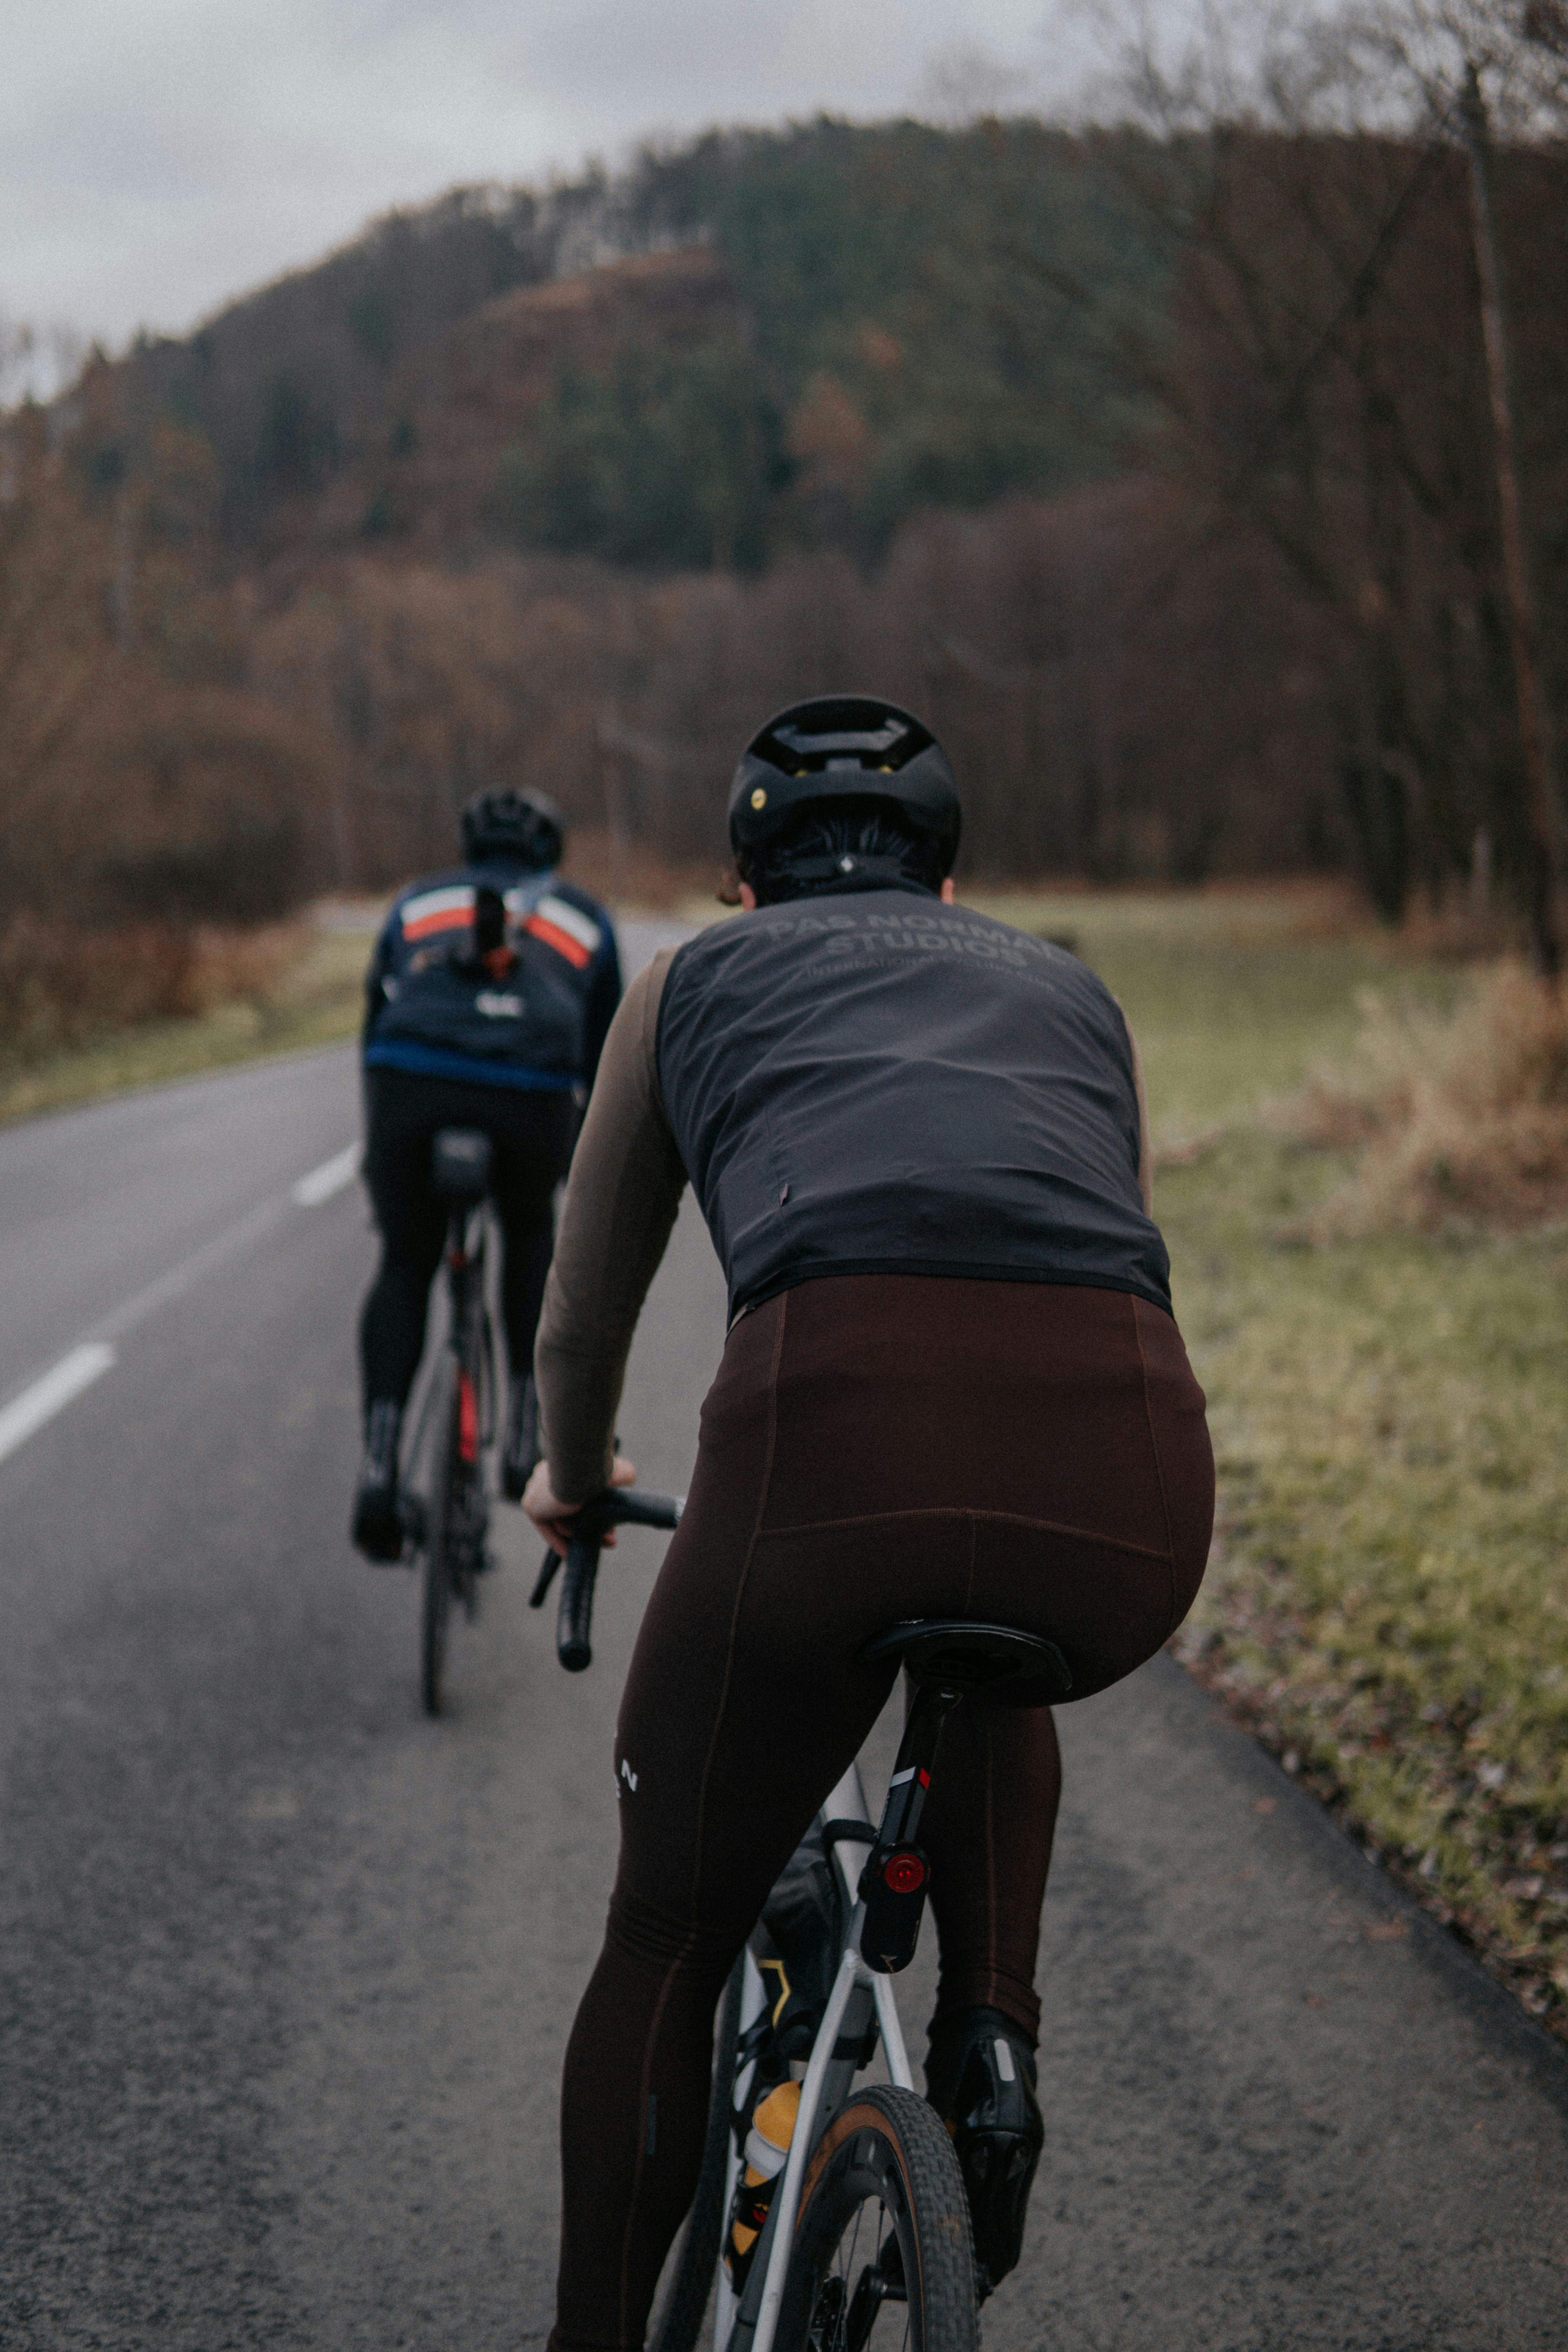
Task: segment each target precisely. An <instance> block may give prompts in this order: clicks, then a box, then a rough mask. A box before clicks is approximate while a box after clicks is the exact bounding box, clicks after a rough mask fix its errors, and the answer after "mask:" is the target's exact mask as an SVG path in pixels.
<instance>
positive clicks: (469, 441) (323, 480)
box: [125, 120, 1164, 565]
mask: <svg viewBox="0 0 1568 2352" xmlns="http://www.w3.org/2000/svg"><path fill="white" fill-rule="evenodd" d="M1117 166H1118V141H1117V140H1116V139H1115V138H1114V137H1108V136H1107V135H1105V134H1096V135H1093V136H1091V137H1089V138H1088V139H1079V138H1075V137H1073V136H1070V135H1068V134H1067V133H1065V132H1061V131H1053V130H1049V129H1047V128H1046V127H1045V126H1044V125H1042V124H1039V123H1036V122H1032V121H1011V122H999V121H986V122H984V123H981V124H977V125H975V126H973V127H972V128H969V129H965V130H962V131H942V130H939V129H936V128H933V127H931V126H928V125H924V124H920V123H914V122H908V121H900V122H889V123H883V124H875V125H870V126H854V125H850V124H847V123H843V122H837V121H829V120H821V121H816V122H814V123H810V124H805V125H796V126H792V127H790V128H786V129H784V130H778V131H714V132H710V133H709V134H708V135H706V136H705V137H703V138H700V139H699V140H697V141H695V142H689V143H688V144H686V145H683V146H679V147H675V148H671V149H668V150H663V151H652V150H649V151H647V152H644V153H643V154H642V155H641V156H640V157H639V158H638V159H637V162H636V163H634V164H633V165H632V167H631V168H630V169H629V170H628V171H627V172H626V173H624V174H621V175H619V176H616V177H610V176H606V175H605V174H603V173H589V174H587V175H586V176H584V178H583V179H581V180H579V181H576V182H573V183H569V184H562V185H558V186H555V187H553V188H552V189H550V190H548V191H546V192H543V193H541V192H538V191H535V190H531V189H527V188H498V187H482V188H469V189H458V190H456V191H454V192H452V193H451V194H448V195H447V196H444V197H442V198H441V199H440V200H439V201H438V202H437V203H436V204H434V205H429V206H427V207H426V208H424V209H422V210H418V211H414V212H406V213H397V214H394V215H390V216H388V217H387V218H386V219H384V220H382V221H379V222H377V223H375V224H374V226H372V227H371V228H370V229H369V230H368V231H367V232H366V233H365V234H364V235H363V236H362V237H360V238H358V239H357V240H356V241H355V242H354V243H353V244H352V245H349V246H347V247H343V248H342V250H340V251H339V252H337V253H334V254H332V255H331V256H330V257H328V258H327V259H326V260H325V261H323V262H321V263H320V264H319V265H318V266H316V267H315V268H310V269H303V270H300V271H297V272H295V273H293V274H292V275H290V276H289V277H287V278H282V279H280V280H279V281H278V282H277V283H276V284H274V285H271V286H268V287H267V288H265V289H262V290H261V291H259V292H258V293H256V294H253V295H250V296H248V297H247V298H246V299H244V300H241V301H238V302H237V303H235V304H233V305H232V306H231V307H230V308H228V309H227V310H224V311H223V312H222V313H220V314H219V315H218V316H217V317H216V318H215V319H213V320H210V321H209V322H208V323H207V324H206V325H205V326H204V327H203V328H202V329H201V330H200V331H198V332H197V333H195V335H193V336H191V337H190V338H189V339H187V340H184V341H172V340H171V341H156V342H143V343H142V344H141V345H139V346H138V347H137V349H136V351H135V352H133V353H132V355H131V357H130V359H129V360H128V362H126V363H125V373H126V375H127V376H128V378H129V379H130V383H131V386H132V387H133V391H134V397H133V399H132V401H131V402H130V403H129V404H128V409H129V413H130V414H132V415H134V416H136V417H137V418H139V419H140V420H141V423H142V428H143V429H145V428H146V427H147V426H149V425H151V424H153V422H154V421H155V420H157V419H158V418H160V417H162V418H165V419H168V420H171V421H173V422H174V423H176V424H178V425H184V426H185V427H188V428H194V429H195V431H196V432H197V433H199V434H200V436H202V438H203V439H204V440H205V442H206V443H207V444H208V445H209V446H210V448H211V450H212V452H213V453H214V456H215V457H216V466H217V473H218V478H219V484H220V495H221V513H222V518H223V528H224V532H225V536H226V538H227V539H228V541H229V542H230V544H231V545H233V546H235V547H236V548H237V549H249V548H254V547H255V546H256V545H257V544H258V542H260V543H262V544H266V543H268V541H270V542H273V543H277V542H278V541H284V542H289V541H297V540H298V539H299V537H300V535H301V534H303V535H304V536H305V537H306V538H308V539H311V540H314V541H317V542H318V543H319V542H320V541H321V538H322V537H323V536H324V537H325V538H327V539H328V540H330V541H333V542H335V543H337V544H339V545H342V543H343V542H344V541H345V540H352V539H353V538H355V537H356V536H357V537H358V538H360V539H369V540H376V539H388V538H392V539H395V538H397V537H398V536H401V535H406V534H408V533H411V532H415V533H416V534H417V536H418V537H419V538H420V539H421V540H422V541H423V542H424V543H425V551H434V550H433V549H432V548H431V546H430V541H431V538H432V535H433V534H440V535H444V536H447V537H448V538H449V539H453V540H456V541H458V543H462V542H463V541H467V540H468V539H469V538H471V536H472V535H473V534H475V533H476V532H477V533H479V534H480V535H481V536H484V537H489V538H492V539H493V538H496V537H500V538H505V539H510V540H511V541H513V542H514V543H518V542H521V544H524V545H534V546H542V547H552V548H556V549H563V550H570V551H585V552H592V553H595V554H599V555H603V556H606V557H609V558H612V559H614V560H618V561H623V562H636V563H645V564H656V565H662V564H674V565H681V564H692V563H697V564H704V563H708V562H713V561H715V560H717V561H719V562H740V563H742V565H743V564H747V563H755V562H761V561H763V559H764V558H765V557H766V556H767V555H768V554H769V553H770V552H771V551H773V550H774V549H775V548H776V547H777V546H779V545H780V544H783V543H787V542H791V541H793V542H796V543H799V542H801V541H805V542H806V543H813V542H815V543H822V542H824V541H826V542H828V543H841V544H849V543H852V544H855V545H858V546H859V547H861V548H862V549H869V548H874V547H875V546H877V545H879V544H881V543H885V541H886V540H887V538H888V537H889V534H890V532H891V531H892V530H893V529H894V528H895V527H896V526H897V524H898V523H899V522H900V520H902V519H903V518H904V517H906V516H907V515H909V514H910V513H911V512H912V511H914V510H916V509H921V508H926V507H931V506H933V505H935V506H963V507H977V506H980V505H983V504H984V503H985V502H986V501H987V500H989V499H994V497H996V496H997V495H998V494H1000V493H1002V492H1004V491H1006V490H1009V489H1028V490H1034V491H1037V492H1043V493H1047V494H1049V493H1052V492H1055V491H1058V490H1061V489H1064V488H1070V487H1072V486H1074V485H1076V484H1079V483H1082V482H1084V481H1087V480H1091V479H1094V478H1099V477H1101V476H1103V475H1105V474H1106V473H1107V472H1109V471H1111V470H1113V469H1114V468H1115V467H1116V466H1117V465H1118V464H1119V463H1120V462H1121V460H1122V459H1123V457H1124V456H1125V451H1126V447H1127V443H1128V439H1129V434H1130V430H1131V427H1132V426H1133V425H1134V424H1135V421H1136V420H1135V416H1134V414H1133V411H1132V407H1131V404H1130V401H1129V397H1128V394H1127V391H1126V386H1125V373H1124V371H1122V372H1119V371H1118V370H1117V369H1116V367H1115V366H1114V365H1113V364H1112V363H1111V357H1110V343H1111V341H1113V340H1114V339H1115V338H1116V336H1117V335H1118V333H1119V331H1120V328H1121V325H1122V324H1124V323H1125V324H1129V325H1136V327H1137V328H1139V329H1140V330H1142V329H1144V328H1146V327H1147V324H1148V322H1149V320H1150V319H1151V317H1152V316H1155V315H1157V314H1158V312H1159V310H1160V309H1161V307H1162V306H1163V300H1164V290H1163V278H1162V271H1161V266H1160V264H1159V263H1158V261H1157V260H1156V258H1155V257H1154V253H1153V250H1152V245H1151V242H1150V240H1149V237H1148V235H1147V232H1146V230H1145V229H1144V228H1142V227H1141V226H1139V224H1138V222H1137V221H1136V220H1135V218H1134V216H1133V214H1132V211H1131V207H1130V206H1129V205H1127V204H1126V202H1125V200H1124V197H1123V195H1122V193H1121V189H1122V179H1121V173H1120V172H1119V170H1118V168H1117ZM639 257H646V258H647V259H648V260H650V261H655V262H656V263H657V266H656V267H654V268H651V269H650V268H622V269H619V270H612V271H610V272H609V273H608V275H607V276H599V275H597V272H598V268H599V266H601V265H604V264H605V263H615V262H621V263H627V262H634V261H636V260H637V259H638V258H639ZM670 257H679V258H675V259H672V258H670ZM587 271H594V272H595V278H596V282H595V279H590V281H589V282H590V285H592V286H594V289H595V290H594V291H592V292H591V293H588V294H584V295H583V296H581V297H580V298H579V299H568V300H564V301H557V300H553V299H550V297H549V296H548V294H547V293H546V292H545V289H552V288H553V287H556V286H558V285H560V283H561V282H562V281H563V280H567V279H576V278H582V277H583V275H584V272H587ZM1086 286H1089V287H1092V288H1093V289H1094V291H1095V296H1096V299H1095V301H1094V302H1093V304H1092V305H1091V304H1086V303H1085V302H1083V301H1082V300H1081V299H1078V295H1079V289H1082V288H1084V287H1086ZM528 289H536V291H535V292H534V294H533V295H532V297H531V298H530V296H529V292H528ZM498 435H499V438H498Z"/></svg>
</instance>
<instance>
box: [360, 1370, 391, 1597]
mask: <svg viewBox="0 0 1568 2352" xmlns="http://www.w3.org/2000/svg"><path fill="white" fill-rule="evenodd" d="M402 1427H403V1407H402V1406H401V1405H399V1404H395V1403H394V1402H393V1401H392V1399H391V1398H390V1397H378V1398H377V1400H376V1402H374V1404H373V1405H371V1406H370V1407H369V1409H368V1410H367V1412H366V1413H365V1417H364V1459H363V1462H362V1463H361V1464H360V1473H359V1488H358V1491H357V1493H356V1494H355V1496H354V1517H353V1539H354V1542H355V1544H356V1545H357V1546H358V1548H359V1549H360V1550H361V1551H363V1554H364V1556H365V1558H366V1559H373V1560H374V1561H376V1562H377V1564H378V1565H379V1566H381V1567H384V1568H390V1567H391V1566H392V1565H393V1563H394V1562H395V1561H396V1560H399V1559H402V1557H403V1517H402V1514H401V1512H400V1511H399V1509H398V1502H397V1441H398V1436H399V1433H400V1432H401V1430H402Z"/></svg>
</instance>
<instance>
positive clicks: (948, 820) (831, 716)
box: [730, 694, 961, 874]
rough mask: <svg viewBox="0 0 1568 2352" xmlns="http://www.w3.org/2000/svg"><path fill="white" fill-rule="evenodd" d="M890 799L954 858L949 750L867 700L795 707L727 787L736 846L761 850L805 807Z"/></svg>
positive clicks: (954, 790) (948, 866)
mask: <svg viewBox="0 0 1568 2352" xmlns="http://www.w3.org/2000/svg"><path fill="white" fill-rule="evenodd" d="M843 800H853V801H885V802H887V803H888V804H889V807H890V808H895V809H897V810H898V812H899V814H900V816H901V818H902V819H903V821H904V823H905V824H907V825H909V826H910V828H911V830H912V831H914V832H915V833H918V834H921V835H924V836H925V837H926V838H927V839H928V840H930V841H931V843H932V844H933V845H935V846H936V848H937V850H938V852H939V854H940V856H941V860H942V872H943V873H944V874H948V873H951V871H952V861H953V859H954V858H955V857H956V856H957V855H958V835H959V825H960V821H961V811H960V808H959V803H958V785H957V782H956V781H955V779H954V776H953V772H952V766H951V764H950V762H949V760H948V756H947V753H946V752H945V751H943V750H942V745H941V744H940V743H939V742H938V741H937V740H936V738H935V736H934V735H933V734H932V733H931V730H930V729H929V728H927V727H922V726H921V722H920V720H919V719H916V718H913V717H912V716H911V715H910V712H909V711H907V710H900V709H899V707H898V705H897V704H896V703H892V702H881V701H878V700H877V699H875V698H872V697H869V696H867V695H863V694H828V695H823V696H821V697H820V698H817V699H816V700H815V701H812V702H792V703H791V705H790V707H789V709H787V710H781V711H780V712H779V714H778V717H777V718H776V719H769V721H768V723H767V725H766V726H765V727H764V728H763V730H762V732H761V733H760V734H759V735H755V736H753V737H752V740H751V742H750V743H749V744H748V745H747V746H746V749H745V751H744V752H743V753H742V759H741V764H740V766H739V767H738V768H737V769H736V771H735V780H734V782H733V783H732V784H731V787H730V844H731V848H733V849H735V850H736V851H740V850H743V849H744V850H765V849H766V848H767V846H768V844H769V843H770V842H772V841H773V840H776V838H777V837H778V835H779V834H780V833H782V832H783V831H784V827H785V825H786V824H789V823H790V821H791V819H792V818H794V817H795V816H796V815H797V814H799V812H800V811H801V810H802V809H804V808H811V807H817V808H821V807H823V806H824V805H825V804H831V803H833V802H834V801H843Z"/></svg>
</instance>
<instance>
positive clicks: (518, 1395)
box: [500, 1372, 539, 1503]
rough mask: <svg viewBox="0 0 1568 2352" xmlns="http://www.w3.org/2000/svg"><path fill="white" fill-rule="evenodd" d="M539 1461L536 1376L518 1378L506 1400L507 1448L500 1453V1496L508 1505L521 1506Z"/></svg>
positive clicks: (513, 1380) (512, 1384)
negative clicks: (523, 1378)
mask: <svg viewBox="0 0 1568 2352" xmlns="http://www.w3.org/2000/svg"><path fill="white" fill-rule="evenodd" d="M538 1460H539V1391H538V1390H537V1389H536V1388H535V1387H534V1385H533V1374H532V1373H531V1372H530V1374H529V1376H528V1378H527V1379H526V1380H525V1381H520V1380H518V1379H517V1378H516V1377H515V1376H514V1377H513V1379H512V1382H511V1393H510V1396H509V1397H508V1399H507V1408H506V1444H505V1445H504V1446H503V1447H502V1449H501V1465H500V1483H501V1492H502V1494H503V1495H504V1496H506V1498H507V1501H508V1502H509V1503H521V1500H522V1490H523V1488H524V1487H525V1486H527V1484H528V1482H529V1480H530V1478H531V1477H532V1475H533V1472H534V1467H535V1465H536V1464H537V1463H538Z"/></svg>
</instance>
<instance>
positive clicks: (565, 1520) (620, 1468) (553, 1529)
mask: <svg viewBox="0 0 1568 2352" xmlns="http://www.w3.org/2000/svg"><path fill="white" fill-rule="evenodd" d="M610 1484H611V1486H636V1485H637V1465H636V1463H635V1462H624V1461H623V1460H622V1459H621V1456H620V1455H619V1454H616V1466H615V1468H614V1469H613V1470H612V1471H611V1473H610ZM522 1507H523V1509H524V1510H525V1511H526V1512H527V1513H528V1516H529V1517H530V1518H531V1520H532V1521H533V1524H534V1526H535V1527H536V1528H538V1529H539V1532H540V1534H541V1535H542V1537H543V1538H544V1540H545V1542H546V1543H547V1544H548V1545H549V1546H550V1548H551V1549H552V1551H558V1552H559V1553H560V1554H561V1555H562V1558H563V1559H564V1558H565V1555H566V1547H567V1545H568V1544H569V1543H570V1542H571V1540H572V1522H573V1520H574V1518H575V1517H576V1516H577V1514H578V1512H579V1511H580V1510H581V1509H582V1507H583V1506H582V1505H581V1503H571V1504H567V1503H558V1502H557V1501H556V1499H555V1496H553V1495H552V1492H551V1489H550V1465H549V1463H548V1462H541V1463H540V1464H539V1465H538V1467H537V1468H536V1469H535V1471H534V1474H533V1475H532V1477H531V1479H530V1480H529V1482H528V1486H527V1489H526V1491H525V1492H524V1495H523V1497H522ZM604 1540H605V1544H607V1545H608V1544H613V1543H614V1542H615V1540H616V1531H615V1529H614V1528H608V1529H607V1530H606V1531H605V1538H604Z"/></svg>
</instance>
